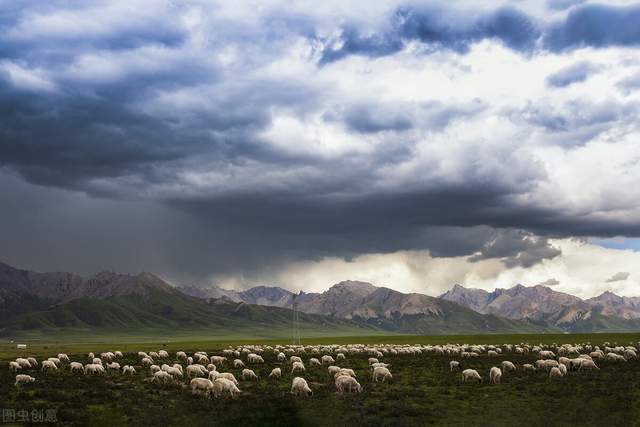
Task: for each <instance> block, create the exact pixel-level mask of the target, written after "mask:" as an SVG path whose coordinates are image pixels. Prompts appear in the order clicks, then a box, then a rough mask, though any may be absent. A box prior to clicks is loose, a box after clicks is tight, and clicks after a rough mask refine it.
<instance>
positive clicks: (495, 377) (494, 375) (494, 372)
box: [489, 366, 502, 384]
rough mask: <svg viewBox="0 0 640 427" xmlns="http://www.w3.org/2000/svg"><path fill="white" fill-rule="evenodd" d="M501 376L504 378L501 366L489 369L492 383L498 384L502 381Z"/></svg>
mask: <svg viewBox="0 0 640 427" xmlns="http://www.w3.org/2000/svg"><path fill="white" fill-rule="evenodd" d="M500 378H502V371H501V370H500V368H498V367H496V366H494V367H493V368H491V370H490V371H489V383H490V384H498V383H500Z"/></svg>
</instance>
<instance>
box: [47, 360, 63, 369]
mask: <svg viewBox="0 0 640 427" xmlns="http://www.w3.org/2000/svg"><path fill="white" fill-rule="evenodd" d="M47 360H48V361H49V362H53V363H54V364H55V365H56V368H57V367H58V365H60V364H61V363H62V362H61V361H60V359H58V358H57V357H50V358H48V359H47Z"/></svg>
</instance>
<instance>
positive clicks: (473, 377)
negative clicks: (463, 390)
mask: <svg viewBox="0 0 640 427" xmlns="http://www.w3.org/2000/svg"><path fill="white" fill-rule="evenodd" d="M468 381H478V382H479V383H481V382H482V377H481V376H480V374H479V373H478V371H476V370H475V369H465V370H464V371H462V382H464V383H466V382H468Z"/></svg>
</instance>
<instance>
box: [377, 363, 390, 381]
mask: <svg viewBox="0 0 640 427" xmlns="http://www.w3.org/2000/svg"><path fill="white" fill-rule="evenodd" d="M380 378H382V382H385V380H386V379H387V378H389V379H393V376H392V375H391V372H390V371H389V369H387V368H385V367H382V366H378V367H377V368H373V381H375V382H378V379H380Z"/></svg>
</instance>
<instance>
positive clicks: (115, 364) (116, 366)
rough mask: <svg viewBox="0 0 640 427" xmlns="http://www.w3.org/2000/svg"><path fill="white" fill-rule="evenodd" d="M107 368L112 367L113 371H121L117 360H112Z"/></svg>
mask: <svg viewBox="0 0 640 427" xmlns="http://www.w3.org/2000/svg"><path fill="white" fill-rule="evenodd" d="M107 369H110V370H112V371H119V370H120V364H119V363H117V362H111V363H108V364H107Z"/></svg>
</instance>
